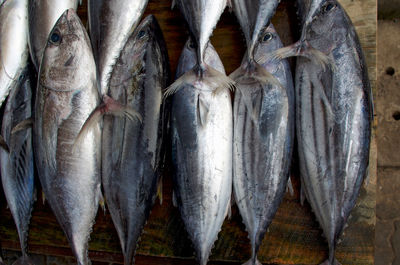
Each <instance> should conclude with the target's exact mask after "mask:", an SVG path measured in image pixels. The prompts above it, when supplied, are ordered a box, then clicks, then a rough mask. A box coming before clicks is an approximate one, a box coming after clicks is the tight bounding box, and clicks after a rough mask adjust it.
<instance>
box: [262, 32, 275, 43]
mask: <svg viewBox="0 0 400 265" xmlns="http://www.w3.org/2000/svg"><path fill="white" fill-rule="evenodd" d="M273 37H274V35H272V33H271V32H267V33H265V35H264V37H263V38H262V41H263V42H267V41H270V40H272V38H273Z"/></svg>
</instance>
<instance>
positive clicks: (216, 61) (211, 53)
mask: <svg viewBox="0 0 400 265" xmlns="http://www.w3.org/2000/svg"><path fill="white" fill-rule="evenodd" d="M196 53H197V44H196V42H195V41H194V40H193V39H191V38H189V39H188V40H187V41H186V44H185V46H184V47H183V50H182V53H181V56H180V58H179V64H178V68H177V70H176V78H179V77H180V76H181V75H183V74H184V73H186V72H187V71H189V70H190V69H192V68H193V67H195V66H196V64H197V59H196ZM204 61H205V62H206V63H207V64H208V65H210V66H212V67H213V68H215V69H217V70H218V71H220V72H221V73H225V70H224V66H223V65H222V62H221V59H220V58H219V56H218V53H217V51H216V50H215V48H214V46H213V45H212V44H211V43H210V42H208V43H207V46H206V49H205V53H204Z"/></svg>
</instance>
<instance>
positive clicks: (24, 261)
mask: <svg viewBox="0 0 400 265" xmlns="http://www.w3.org/2000/svg"><path fill="white" fill-rule="evenodd" d="M12 265H35V264H34V263H33V261H32V260H31V258H29V257H28V256H27V255H22V256H21V257H19V258H18V259H17V260H16V261H14V263H13V264H12Z"/></svg>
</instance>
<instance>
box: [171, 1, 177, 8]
mask: <svg viewBox="0 0 400 265" xmlns="http://www.w3.org/2000/svg"><path fill="white" fill-rule="evenodd" d="M175 6H176V0H172V4H171V10H173V9H174V8H175Z"/></svg>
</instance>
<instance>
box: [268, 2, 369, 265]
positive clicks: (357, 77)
mask: <svg viewBox="0 0 400 265" xmlns="http://www.w3.org/2000/svg"><path fill="white" fill-rule="evenodd" d="M298 2H299V6H300V9H299V10H300V11H305V13H302V14H301V15H302V21H303V29H302V35H301V39H300V40H299V41H298V42H297V43H295V44H293V45H291V46H289V47H286V48H282V49H280V50H278V51H277V52H276V53H275V57H276V58H284V57H288V56H300V57H299V58H298V61H297V67H296V82H295V83H296V108H297V111H296V124H297V141H298V145H299V147H298V149H299V158H300V171H301V181H302V189H303V192H304V193H305V196H306V198H307V200H308V201H309V203H310V204H311V207H312V209H313V211H314V212H315V215H316V217H317V220H318V222H319V223H320V225H321V226H322V229H323V231H324V234H325V236H326V238H327V241H328V245H329V258H328V260H327V261H325V262H323V263H322V264H324V265H333V264H339V262H338V261H337V260H336V259H335V257H334V253H335V247H336V243H337V240H338V238H339V236H340V235H341V233H342V230H343V227H344V225H345V223H346V221H347V218H348V216H349V214H350V211H351V210H352V208H353V207H354V204H355V202H356V198H357V195H358V193H359V191H360V188H361V185H362V182H363V179H364V176H365V174H366V171H367V167H368V160H369V145H370V136H371V121H372V97H371V88H370V84H369V79H368V73H367V66H366V64H365V60H364V56H363V53H362V50H361V46H360V43H359V40H358V37H357V34H356V31H355V29H354V27H353V25H352V23H351V20H350V18H349V17H348V16H347V14H346V12H345V10H344V9H343V8H342V7H341V6H340V4H339V3H338V2H337V1H335V0H313V1H309V0H307V1H301V0H299V1H298ZM326 64H328V67H326Z"/></svg>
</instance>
